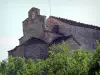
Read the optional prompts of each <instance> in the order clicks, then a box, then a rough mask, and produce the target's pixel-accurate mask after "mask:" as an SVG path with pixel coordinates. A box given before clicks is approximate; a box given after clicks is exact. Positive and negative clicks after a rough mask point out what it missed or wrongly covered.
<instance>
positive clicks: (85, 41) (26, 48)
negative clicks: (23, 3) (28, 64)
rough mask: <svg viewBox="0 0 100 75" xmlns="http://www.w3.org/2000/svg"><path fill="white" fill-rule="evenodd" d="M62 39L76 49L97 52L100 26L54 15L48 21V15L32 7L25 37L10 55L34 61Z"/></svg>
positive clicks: (46, 55) (43, 56)
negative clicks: (41, 13)
mask: <svg viewBox="0 0 100 75" xmlns="http://www.w3.org/2000/svg"><path fill="white" fill-rule="evenodd" d="M62 40H63V41H65V42H67V43H68V44H69V46H70V47H71V48H72V49H73V50H75V49H79V48H80V49H85V50H90V51H94V50H95V46H96V40H100V27H97V26H93V25H89V24H83V23H80V22H75V21H72V20H68V19H64V18H58V17H54V16H50V17H49V18H48V19H47V20H46V16H44V15H40V9H38V8H35V7H33V8H31V9H30V10H29V12H28V18H27V19H25V20H24V21H23V36H22V37H21V38H20V39H19V42H20V43H19V46H16V47H15V48H14V49H12V50H10V51H8V55H9V56H10V55H12V56H21V57H24V58H26V59H28V58H32V59H34V60H35V59H37V58H47V57H48V55H49V54H48V50H49V47H50V46H51V45H52V44H58V43H61V42H62Z"/></svg>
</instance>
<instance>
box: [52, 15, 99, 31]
mask: <svg viewBox="0 0 100 75" xmlns="http://www.w3.org/2000/svg"><path fill="white" fill-rule="evenodd" d="M50 17H52V18H54V19H57V20H60V21H62V22H64V23H67V24H70V25H74V26H80V27H85V28H90V29H95V30H99V31H100V27H98V26H95V25H91V24H85V23H80V22H77V21H73V20H69V19H65V18H60V17H55V16H50Z"/></svg>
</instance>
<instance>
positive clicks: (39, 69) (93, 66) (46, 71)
mask: <svg viewBox="0 0 100 75" xmlns="http://www.w3.org/2000/svg"><path fill="white" fill-rule="evenodd" d="M49 54H50V55H49V57H48V58H47V59H37V60H36V61H34V60H32V59H29V60H25V59H23V58H21V57H12V56H10V57H9V58H8V60H3V61H2V62H0V75H100V43H99V42H97V47H96V52H94V53H90V52H87V51H84V50H71V49H70V47H69V46H68V44H66V43H65V42H62V43H61V44H58V45H53V46H51V47H50V50H49Z"/></svg>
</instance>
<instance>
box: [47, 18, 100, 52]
mask: <svg viewBox="0 0 100 75" xmlns="http://www.w3.org/2000/svg"><path fill="white" fill-rule="evenodd" d="M48 20H53V22H54V23H57V24H58V25H59V32H60V33H63V34H64V35H65V36H69V35H73V36H74V37H75V38H76V40H77V41H78V42H79V43H80V44H81V45H80V48H82V49H88V50H94V49H95V44H96V42H95V41H96V40H100V31H99V30H95V29H90V28H86V27H80V26H74V25H69V24H66V23H64V22H61V21H59V20H57V19H54V18H49V19H48ZM51 24H52V22H51Z"/></svg>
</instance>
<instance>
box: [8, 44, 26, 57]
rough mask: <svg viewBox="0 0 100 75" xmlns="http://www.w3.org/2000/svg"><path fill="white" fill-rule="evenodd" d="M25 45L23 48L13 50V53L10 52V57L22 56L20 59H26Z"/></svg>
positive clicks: (18, 47)
mask: <svg viewBox="0 0 100 75" xmlns="http://www.w3.org/2000/svg"><path fill="white" fill-rule="evenodd" d="M24 48H25V47H24V45H21V46H17V47H16V48H15V49H13V50H12V51H9V52H8V55H9V56H10V55H11V56H20V57H24Z"/></svg>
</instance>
